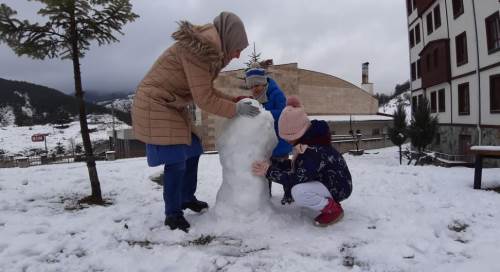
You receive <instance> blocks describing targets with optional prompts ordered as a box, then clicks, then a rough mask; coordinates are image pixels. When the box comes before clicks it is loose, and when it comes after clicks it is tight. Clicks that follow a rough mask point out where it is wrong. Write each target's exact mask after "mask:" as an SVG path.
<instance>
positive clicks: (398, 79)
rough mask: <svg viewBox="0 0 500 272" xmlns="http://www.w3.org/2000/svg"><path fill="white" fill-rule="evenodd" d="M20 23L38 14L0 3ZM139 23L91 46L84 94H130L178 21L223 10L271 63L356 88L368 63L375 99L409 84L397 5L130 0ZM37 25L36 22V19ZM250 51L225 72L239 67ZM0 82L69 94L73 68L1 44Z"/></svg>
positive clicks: (339, 0)
mask: <svg viewBox="0 0 500 272" xmlns="http://www.w3.org/2000/svg"><path fill="white" fill-rule="evenodd" d="M0 3H5V4H7V5H9V6H11V7H12V8H14V9H15V10H17V11H18V17H19V18H26V19H30V20H37V16H36V10H38V8H39V7H41V5H40V4H38V3H36V2H32V1H31V2H30V1H27V0H0ZM132 3H133V5H134V7H133V11H134V12H135V13H137V14H138V15H139V16H140V18H138V19H137V20H136V21H135V22H133V23H130V24H128V25H127V26H126V27H125V29H124V33H125V35H124V36H119V37H118V38H119V39H120V42H119V43H114V44H111V45H107V46H102V47H97V46H95V47H92V49H91V51H89V52H87V55H86V57H85V58H84V59H82V61H81V65H82V76H83V84H84V89H88V90H100V91H103V92H113V91H130V92H131V91H133V90H134V89H135V87H136V86H137V84H138V83H139V81H140V80H141V79H142V77H143V76H144V74H145V73H146V72H147V70H148V69H149V67H150V66H151V65H152V63H153V62H154V61H155V60H156V58H157V57H158V56H159V55H160V54H161V53H162V52H163V50H165V49H166V48H167V47H168V46H169V45H171V44H172V39H171V38H170V34H171V33H172V32H173V31H175V29H176V28H177V25H176V23H175V22H176V21H179V20H185V19H186V20H189V21H191V22H192V23H194V24H204V23H208V22H212V20H213V18H214V17H215V16H216V15H218V14H219V13H220V12H221V11H223V10H227V11H232V12H234V13H236V14H238V15H239V16H240V17H241V19H242V20H243V22H244V24H245V26H246V29H247V35H248V39H249V41H250V43H251V44H252V43H253V42H255V43H256V47H257V51H258V52H261V53H262V58H263V59H267V58H272V59H274V63H275V64H281V63H290V62H298V64H299V67H300V68H304V69H310V70H314V71H319V72H323V73H328V74H331V75H334V76H337V77H340V78H342V79H345V80H347V81H349V82H351V83H354V84H356V85H358V86H359V85H360V81H361V63H363V62H365V61H368V62H370V81H371V82H373V83H374V84H375V91H376V92H383V93H390V92H392V91H393V89H394V86H395V85H396V84H398V83H402V82H404V81H406V80H407V79H408V78H409V64H408V62H409V59H408V38H407V33H406V32H407V28H406V23H407V22H406V10H405V4H404V3H405V1H402V0H376V1H373V0H314V1H311V0H307V1H306V0H288V1H282V0H280V1H278V0H252V1H234V0H211V1H206V0H168V1H167V0H132ZM38 19H39V18H38ZM251 51H252V46H249V47H248V48H247V49H246V50H245V51H243V53H242V54H241V58H240V59H239V60H233V62H231V64H230V65H229V66H228V67H227V68H226V69H238V68H243V66H244V64H243V63H244V62H246V61H247V60H248V55H249V54H250V53H251ZM0 77H1V78H6V79H14V80H23V81H29V82H33V83H37V84H42V85H46V86H49V87H52V88H56V89H58V90H61V91H63V92H66V93H69V92H73V72H72V64H71V61H69V60H65V61H61V60H44V61H40V60H31V59H29V58H28V57H26V56H24V57H17V56H16V55H15V54H14V53H13V51H12V50H11V49H10V48H9V47H7V45H5V44H0Z"/></svg>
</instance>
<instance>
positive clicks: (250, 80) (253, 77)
mask: <svg viewBox="0 0 500 272" xmlns="http://www.w3.org/2000/svg"><path fill="white" fill-rule="evenodd" d="M245 81H246V84H247V87H248V88H249V89H251V88H253V87H254V86H257V85H266V84H267V76H266V70H264V69H262V68H250V69H248V70H246V72H245Z"/></svg>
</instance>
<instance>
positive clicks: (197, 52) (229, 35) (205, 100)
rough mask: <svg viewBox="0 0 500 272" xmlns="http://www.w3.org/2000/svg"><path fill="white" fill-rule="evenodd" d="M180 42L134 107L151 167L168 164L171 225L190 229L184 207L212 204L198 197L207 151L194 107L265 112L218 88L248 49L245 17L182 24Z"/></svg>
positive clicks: (154, 70)
mask: <svg viewBox="0 0 500 272" xmlns="http://www.w3.org/2000/svg"><path fill="white" fill-rule="evenodd" d="M172 37H173V39H174V40H175V43H174V44H173V45H172V46H170V47H169V48H168V49H167V50H166V51H165V52H164V53H163V54H162V55H161V56H160V57H159V58H158V59H157V60H156V62H155V63H154V64H153V66H152V67H151V69H150V70H149V72H148V73H147V74H146V76H145V77H144V79H143V80H142V81H141V83H140V84H139V87H138V89H137V91H136V95H135V97H134V103H133V108H132V123H133V128H134V134H135V137H136V138H137V139H139V140H141V141H143V142H144V143H146V144H147V145H146V153H147V158H148V164H149V166H158V165H162V164H164V165H165V167H164V178H163V184H164V186H163V199H164V202H165V225H167V226H169V227H170V229H172V230H173V229H181V230H183V231H186V232H187V231H188V230H189V227H190V225H189V223H188V222H187V221H186V219H185V218H184V216H183V212H182V211H183V210H184V209H186V208H187V209H190V210H193V211H195V212H202V211H204V210H206V209H207V208H208V204H207V203H206V202H203V201H199V200H198V199H196V197H195V195H194V194H195V191H196V184H197V172H198V160H199V157H200V155H201V153H202V152H203V150H202V147H201V143H200V139H199V137H198V136H196V135H195V134H194V132H193V129H192V128H193V126H192V122H191V120H190V114H189V111H188V106H189V105H191V104H192V103H194V104H196V105H197V106H198V107H199V108H200V109H202V110H204V111H207V112H209V113H212V114H215V115H218V116H222V117H226V118H232V117H234V116H236V115H245V116H250V117H253V116H255V115H257V114H259V109H258V108H256V107H254V106H252V105H250V104H246V103H242V102H238V103H234V102H233V97H230V96H228V95H225V94H223V93H221V92H219V91H218V90H216V89H215V88H214V86H213V81H214V79H215V78H216V77H217V75H218V74H219V72H220V71H221V69H222V68H224V67H225V66H226V65H227V64H228V63H229V62H230V61H231V60H232V59H234V58H239V56H240V53H241V51H242V50H243V49H245V48H246V47H247V46H248V40H247V36H246V32H245V27H244V25H243V22H242V21H241V19H240V18H239V17H238V16H237V15H235V14H233V13H230V12H222V13H221V14H220V15H218V16H217V17H215V19H214V21H213V24H206V25H203V26H197V25H192V24H191V23H189V22H187V21H181V22H180V23H179V29H178V30H177V31H176V32H174V33H173V34H172Z"/></svg>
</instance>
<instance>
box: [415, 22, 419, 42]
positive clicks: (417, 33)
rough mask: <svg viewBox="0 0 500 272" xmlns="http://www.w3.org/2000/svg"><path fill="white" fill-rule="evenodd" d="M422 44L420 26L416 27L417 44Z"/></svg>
mask: <svg viewBox="0 0 500 272" xmlns="http://www.w3.org/2000/svg"><path fill="white" fill-rule="evenodd" d="M419 43H420V24H417V25H416V26H415V44H419Z"/></svg>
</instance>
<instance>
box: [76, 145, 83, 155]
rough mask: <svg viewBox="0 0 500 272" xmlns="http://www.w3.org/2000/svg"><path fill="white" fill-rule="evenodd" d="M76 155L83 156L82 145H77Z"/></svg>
mask: <svg viewBox="0 0 500 272" xmlns="http://www.w3.org/2000/svg"><path fill="white" fill-rule="evenodd" d="M75 153H76V154H82V145H81V144H77V145H75Z"/></svg>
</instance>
